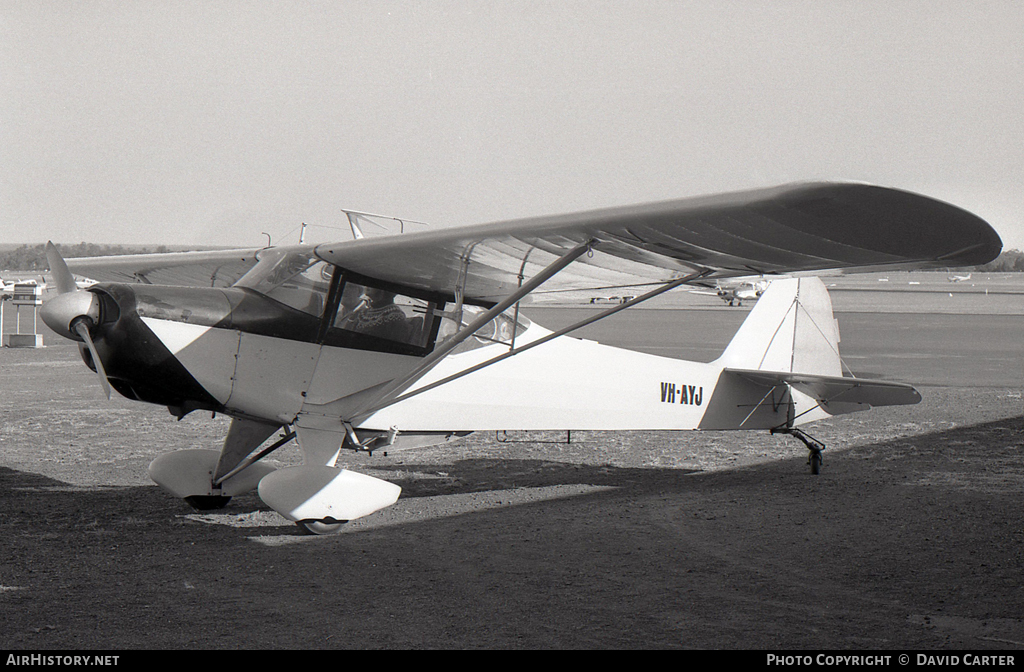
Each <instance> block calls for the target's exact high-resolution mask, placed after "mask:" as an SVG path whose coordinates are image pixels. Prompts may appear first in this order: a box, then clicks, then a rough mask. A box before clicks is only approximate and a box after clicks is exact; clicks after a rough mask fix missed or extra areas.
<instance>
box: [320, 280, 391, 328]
mask: <svg viewBox="0 0 1024 672" xmlns="http://www.w3.org/2000/svg"><path fill="white" fill-rule="evenodd" d="M334 326H336V327H338V328H341V329H347V330H349V331H355V332H358V333H360V334H367V335H368V336H378V337H380V338H386V339H389V340H392V341H402V340H404V339H405V337H406V332H407V320H406V316H405V313H404V312H402V309H401V308H399V307H398V306H397V305H395V293H394V292H389V291H387V290H383V289H379V288H376V287H363V286H362V285H357V284H354V283H346V285H345V290H344V292H343V293H342V295H341V305H340V306H338V317H337V319H336V320H335V322H334Z"/></svg>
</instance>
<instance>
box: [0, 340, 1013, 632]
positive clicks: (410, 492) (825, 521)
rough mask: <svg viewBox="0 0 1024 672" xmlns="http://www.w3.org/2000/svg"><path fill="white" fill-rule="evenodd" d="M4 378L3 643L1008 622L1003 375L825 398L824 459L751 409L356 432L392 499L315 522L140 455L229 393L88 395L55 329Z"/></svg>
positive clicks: (205, 437)
mask: <svg viewBox="0 0 1024 672" xmlns="http://www.w3.org/2000/svg"><path fill="white" fill-rule="evenodd" d="M0 376H2V377H0V414H2V416H0V417H2V427H0V540H2V542H0V623H2V627H0V649H5V650H19V649H21V650H29V649H30V650H40V649H43V650H52V649H75V650H81V649H116V650H128V649H155V648H171V649H234V648H246V649H264V648H289V649H299V648H314V649H319V648H491V649H519V648H586V649H604V648H637V649H640V648H643V649H651V648H659V649H660V648H698V649H711V648H723V649H760V650H767V651H775V650H779V651H781V650H791V649H817V650H829V649H857V650H872V649H875V650H877V649H884V650H900V649H902V650H940V649H942V650H990V649H992V650H995V649H1022V648H1024V619H1022V614H1024V582H1022V575H1024V574H1022V570H1024V501H1022V498H1021V496H1020V494H1021V491H1022V489H1024V460H1022V449H1024V402H1022V398H1021V392H1022V390H1021V388H1020V387H1016V388H1000V387H929V388H927V389H924V390H922V391H923V392H924V396H925V401H924V402H923V403H922V404H920V405H917V406H912V407H896V408H888V409H874V410H872V411H869V412H867V413H859V414H853V415H849V416H844V417H841V418H837V419H833V420H831V421H828V422H823V423H818V424H816V425H814V426H812V427H810V428H809V431H810V433H811V434H813V435H815V436H816V437H817V438H819V439H821V440H823V441H824V442H825V443H826V444H828V445H829V448H828V450H827V451H826V453H825V460H824V466H823V471H822V473H821V474H820V475H819V476H812V475H811V474H810V473H809V469H808V467H807V465H806V461H807V457H806V451H805V449H804V448H803V446H802V444H800V443H798V442H797V441H796V440H794V439H792V438H787V437H779V436H769V435H767V434H766V433H764V434H762V433H752V432H742V433H724V432H708V433H670V432H665V433H661V432H626V433H603V432H574V433H573V434H572V435H571V437H570V438H571V442H569V443H566V442H565V439H566V436H565V435H564V434H549V435H540V434H530V435H526V434H515V433H510V434H509V435H507V436H495V435H494V434H486V435H474V436H472V437H470V438H468V439H467V440H464V441H463V442H461V443H458V444H453V445H450V446H446V447H443V448H434V449H428V450H421V451H416V452H407V453H393V454H390V455H388V456H384V455H382V454H380V453H379V452H378V453H375V454H374V455H373V456H372V457H366V456H356V455H353V456H351V457H348V458H346V459H347V461H348V463H349V464H350V465H352V466H354V467H358V468H360V469H362V470H364V471H367V472H368V473H371V474H374V475H378V476H382V477H385V478H388V479H389V480H392V481H394V482H396V483H398V484H400V485H401V486H402V487H403V496H402V498H401V499H400V500H399V502H398V504H396V505H395V506H393V507H390V508H388V509H385V510H383V511H380V512H378V513H376V514H373V515H372V516H369V517H367V518H364V519H361V520H359V521H355V522H353V523H350V524H349V525H348V526H347V527H346V528H345V530H344V531H343V533H341V534H339V535H336V536H333V537H311V536H302V535H300V534H299V531H298V529H297V528H296V527H295V526H294V525H291V524H289V523H288V522H287V521H285V520H284V519H282V518H280V517H279V516H278V515H277V514H276V513H274V512H272V511H270V510H269V509H268V508H267V507H266V506H265V505H263V504H262V502H260V500H259V499H258V498H257V497H256V496H255V495H254V494H250V495H245V496H242V497H237V498H235V499H234V500H233V501H232V502H231V503H230V504H229V506H228V507H227V508H226V509H224V510H221V511H218V512H216V513H207V514H197V513H193V512H191V511H190V510H189V509H188V508H187V506H185V505H184V504H183V503H182V502H180V501H178V500H176V499H174V498H173V497H172V496H170V495H168V494H166V493H164V492H163V491H161V490H160V489H159V488H157V487H156V486H155V485H153V484H152V483H151V482H150V481H149V480H148V478H147V477H146V473H145V468H146V465H147V464H148V462H149V461H150V460H152V459H153V458H154V457H155V456H157V455H159V454H160V453H163V452H166V451H169V450H174V449H179V448H189V447H215V446H217V445H218V444H219V442H220V441H221V439H222V437H223V435H224V432H225V431H226V427H227V421H226V420H225V419H223V418H221V417H217V418H215V419H212V420H211V418H210V416H209V414H205V415H203V414H198V413H196V414H193V415H191V416H188V417H186V418H185V419H184V420H182V421H181V422H177V421H175V420H174V419H173V418H172V417H171V416H170V415H168V414H167V411H166V410H165V409H162V408H158V407H153V406H147V405H144V404H138V403H132V402H128V401H127V400H124V399H120V398H115V399H114V400H111V401H107V400H106V399H104V398H103V396H102V394H101V392H100V391H99V386H98V384H97V383H96V381H95V379H94V377H93V374H91V372H89V371H88V370H87V369H85V367H84V366H83V365H82V364H81V362H80V360H79V359H78V353H77V351H76V350H75V348H74V347H73V346H70V345H63V344H62V345H54V346H51V347H47V348H46V349H44V350H40V351H16V350H10V349H6V350H3V351H0ZM297 457H298V455H297V451H295V450H290V451H281V452H280V454H277V453H275V454H274V455H273V456H271V460H272V462H274V463H277V464H278V465H281V464H286V463H289V461H290V460H297Z"/></svg>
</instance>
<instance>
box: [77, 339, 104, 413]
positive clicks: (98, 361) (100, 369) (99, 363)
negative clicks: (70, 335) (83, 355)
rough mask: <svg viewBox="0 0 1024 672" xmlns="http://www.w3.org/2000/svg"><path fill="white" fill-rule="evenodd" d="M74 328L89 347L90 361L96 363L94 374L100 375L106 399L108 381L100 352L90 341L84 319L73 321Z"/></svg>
mask: <svg viewBox="0 0 1024 672" xmlns="http://www.w3.org/2000/svg"><path fill="white" fill-rule="evenodd" d="M74 328H75V333H76V334H78V335H79V336H81V337H82V340H83V341H85V345H86V347H88V348H89V354H90V355H92V363H93V364H95V365H96V375H98V376H99V377H100V384H101V385H102V386H103V393H104V394H106V395H107V399H110V381H109V380H107V372H106V370H105V369H104V368H103V360H101V359H100V354H99V353H98V352H96V344H95V343H93V342H92V336H90V335H89V325H88V324H87V323H86V322H85V320H81V321H79V322H76V323H75V327H74Z"/></svg>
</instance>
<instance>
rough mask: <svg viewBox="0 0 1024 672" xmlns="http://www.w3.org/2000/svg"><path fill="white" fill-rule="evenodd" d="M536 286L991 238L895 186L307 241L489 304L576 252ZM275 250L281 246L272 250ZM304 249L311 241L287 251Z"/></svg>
mask: <svg viewBox="0 0 1024 672" xmlns="http://www.w3.org/2000/svg"><path fill="white" fill-rule="evenodd" d="M580 245H586V246H587V253H586V254H585V255H583V256H581V257H579V259H578V260H577V261H575V262H574V263H572V264H570V265H569V266H568V268H566V269H564V270H562V271H561V272H559V273H558V274H557V275H556V276H555V277H554V278H552V279H551V280H550V281H548V282H547V283H546V284H545V285H544V287H543V290H544V291H564V290H573V289H592V288H611V287H632V286H643V285H650V284H660V283H665V282H669V281H672V280H675V279H678V278H680V277H683V276H689V275H694V274H700V275H701V277H704V278H719V277H736V276H748V275H752V274H765V275H771V274H788V273H810V272H820V271H825V270H840V271H842V270H852V269H857V270H864V269H870V268H891V267H902V268H909V267H916V268H927V267H952V266H963V265H971V264H980V263H985V262H987V261H989V260H991V259H993V258H995V257H996V256H997V255H998V254H999V251H1000V249H1001V247H1002V243H1001V241H1000V240H999V237H998V235H997V234H996V233H995V231H994V230H992V228H991V227H990V226H989V225H988V224H987V223H986V222H984V221H983V220H981V219H980V218H978V217H976V216H975V215H973V214H971V213H969V212H966V211H964V210H961V209H960V208H957V207H955V206H952V205H949V204H947V203H943V202H941V201H937V200H934V199H932V198H928V197H925V196H920V195H917V194H912V193H909V192H905V191H899V190H894V189H888V188H883V187H876V186H871V185H865V184H848V183H806V184H796V185H787V186H782V187H775V188H771V189H760V190H754V191H745V192H735V193H730V194H721V195H717V196H707V197H697V198H689V199H683V200H676V201H666V202H661V203H653V204H647V205H638V206H629V207H620V208H609V209H604V210H593V211H589V212H582V213H575V214H569V215H558V216H550V217H536V218H531V219H521V220H514V221H508V222H497V223H493V224H485V225H480V226H472V227H463V228H449V229H435V230H431V231H426V232H417V233H408V234H402V235H394V236H385V237H378V238H362V239H359V240H351V241H345V242H340V243H334V244H325V245H319V246H316V247H315V254H316V255H317V256H318V257H319V258H321V259H323V260H325V261H328V262H331V263H333V264H336V265H338V266H340V267H341V268H343V269H345V270H347V271H350V272H353V273H357V274H360V275H363V276H366V277H369V278H374V279H376V280H381V281H384V282H390V283H393V284H395V285H399V286H402V287H409V288H414V289H419V290H422V291H430V292H437V293H442V294H445V295H449V296H454V295H455V294H456V291H457V290H459V291H461V293H462V294H463V296H464V297H465V298H466V300H469V301H474V300H475V301H478V302H494V301H498V300H500V299H501V298H503V297H506V296H508V295H510V294H511V293H512V292H513V291H515V290H516V288H517V287H519V286H520V284H522V282H523V279H524V278H526V279H529V278H530V277H533V276H534V275H536V274H537V273H538V272H540V271H541V270H542V269H544V268H546V267H547V266H548V265H549V264H551V263H552V262H554V261H556V260H558V259H559V257H562V256H563V255H566V254H567V253H569V252H570V250H573V249H574V248H578V247H579V246H580ZM279 249H280V248H279ZM294 249H295V250H296V251H297V252H301V253H303V254H307V255H308V254H309V253H310V251H311V250H312V249H314V248H312V247H311V246H305V247H302V248H298V247H296V248H294ZM258 256H259V250H254V249H250V250H228V251H208V252H185V253H170V254H153V255H128V256H123V257H94V258H89V259H69V260H68V266H69V267H70V268H71V270H72V271H74V272H75V273H78V274H80V275H85V276H88V277H90V278H93V279H96V280H100V281H115V282H133V281H134V282H149V283H153V284H172V285H191V286H205V287H209V286H227V285H231V284H233V283H234V282H236V281H237V280H238V279H239V278H240V277H242V275H244V274H245V273H246V272H247V271H248V270H249V269H250V268H252V266H253V265H254V264H255V263H256V262H257V259H258Z"/></svg>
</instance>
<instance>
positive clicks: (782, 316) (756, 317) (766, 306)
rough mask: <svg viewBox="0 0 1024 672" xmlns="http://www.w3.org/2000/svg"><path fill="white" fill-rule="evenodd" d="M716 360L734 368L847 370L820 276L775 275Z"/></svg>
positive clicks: (835, 372)
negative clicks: (842, 359) (793, 276)
mask: <svg viewBox="0 0 1024 672" xmlns="http://www.w3.org/2000/svg"><path fill="white" fill-rule="evenodd" d="M716 363H717V364H719V365H721V366H723V367H725V368H730V369H747V370H758V371H781V372H786V373H809V374H815V375H822V376H842V375H843V373H842V363H841V361H840V359H839V326H838V325H837V324H836V320H835V318H834V317H833V316H832V300H831V299H830V298H829V295H828V290H827V289H825V285H824V283H822V281H821V280H820V279H819V278H813V277H811V278H783V279H778V280H773V281H772V283H771V284H770V285H768V289H766V290H765V291H764V294H762V295H761V298H759V299H758V301H757V305H755V306H754V309H753V310H751V311H750V314H749V315H748V316H747V319H746V320H745V321H744V322H743V324H742V325H741V326H740V328H739V331H737V332H736V335H735V336H733V338H732V341H730V342H729V345H728V347H726V349H725V352H723V353H722V356H721V357H719V358H718V360H717V362H716Z"/></svg>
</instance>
